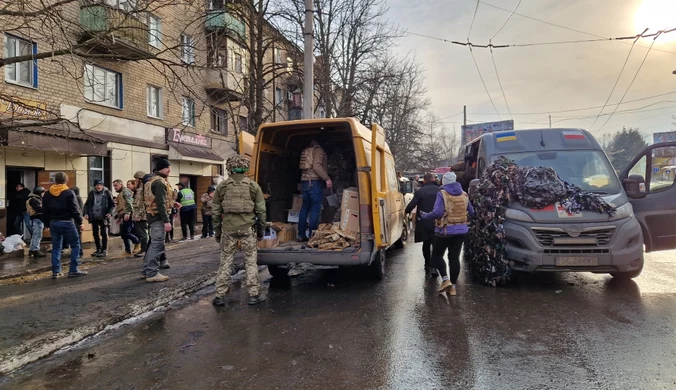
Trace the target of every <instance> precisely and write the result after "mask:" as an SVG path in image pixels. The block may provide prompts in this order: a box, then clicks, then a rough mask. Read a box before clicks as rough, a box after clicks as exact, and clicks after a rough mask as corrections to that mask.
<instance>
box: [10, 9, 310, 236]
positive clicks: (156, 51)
mask: <svg viewBox="0 0 676 390" xmlns="http://www.w3.org/2000/svg"><path fill="white" fill-rule="evenodd" d="M23 1H25V2H26V4H25V5H24V9H23V11H24V15H31V13H30V11H34V15H32V16H29V17H8V16H0V25H2V26H4V27H2V29H1V30H0V31H2V35H3V37H2V40H0V45H2V47H1V49H2V50H3V52H4V57H5V58H7V57H15V56H21V55H32V58H33V59H32V60H26V61H23V62H17V63H12V64H7V65H5V66H3V67H2V68H0V69H2V70H3V73H4V75H3V76H4V77H3V82H2V84H0V141H2V146H1V150H0V152H1V153H0V180H2V181H4V182H5V186H0V232H3V233H4V234H11V233H13V232H15V231H13V228H12V225H13V221H14V219H15V213H14V212H13V206H14V205H13V204H12V200H13V198H14V195H15V192H16V191H15V187H16V184H18V183H24V184H25V185H26V187H28V188H32V187H34V186H36V185H42V186H44V187H49V186H50V185H51V183H52V182H53V175H54V173H55V172H58V171H66V172H67V173H68V174H69V177H70V178H71V179H70V185H71V186H78V187H80V189H81V192H82V195H83V197H86V195H87V192H88V190H89V189H90V187H91V186H92V183H93V181H94V180H96V179H101V180H103V181H104V183H105V184H106V186H108V187H112V181H113V180H115V179H122V180H128V179H131V178H132V177H133V174H134V172H136V171H137V170H143V171H150V169H151V167H152V166H153V165H154V161H155V160H156V159H157V158H168V159H169V160H170V161H171V162H172V166H173V172H172V177H171V181H172V184H173V183H176V182H178V181H179V180H180V181H183V182H186V183H188V184H189V186H190V187H191V188H193V190H195V192H197V193H202V192H204V191H206V187H207V186H208V185H210V184H211V183H212V177H213V176H215V175H220V174H223V173H224V161H225V160H226V159H227V158H228V157H230V156H231V155H233V154H235V151H234V149H233V146H234V141H235V134H236V133H235V129H238V128H241V127H245V126H246V122H247V120H248V115H249V113H248V111H247V105H246V104H244V103H246V100H245V99H246V95H247V92H248V88H249V87H248V77H247V75H248V70H247V69H248V68H247V65H248V64H247V62H248V59H249V53H248V52H247V51H246V50H245V49H244V48H243V47H241V46H238V45H237V44H236V42H243V39H246V37H247V34H249V31H248V28H247V26H246V24H245V23H244V22H243V19H242V18H241V17H240V16H238V15H237V13H235V12H233V10H232V8H229V7H230V6H229V5H228V4H223V2H221V3H214V2H213V1H210V0H207V1H206V2H200V1H197V2H188V1H183V2H182V1H179V2H176V1H169V0H166V1H165V0H147V1H145V2H144V3H143V4H141V2H140V1H139V2H138V3H137V2H136V0H102V1H91V0H90V1H80V2H66V3H65V4H63V5H61V6H60V7H58V9H57V10H50V9H49V8H42V7H44V3H42V2H37V1H34V0H23ZM28 5H31V6H32V7H28V8H27V6H28ZM26 9H28V10H29V12H25V11H26ZM268 28H271V27H270V26H268ZM233 38H236V39H233ZM282 46H284V45H281V46H278V45H276V46H275V47H274V48H272V50H269V51H268V52H266V54H265V58H269V61H270V62H271V63H272V62H274V61H278V62H276V63H277V64H278V65H279V66H277V67H276V68H275V71H277V70H279V71H281V70H282V68H284V69H286V68H289V69H291V67H293V66H296V65H295V64H296V62H295V58H297V56H298V53H299V52H300V51H299V50H296V49H294V47H293V46H292V45H290V44H289V46H288V47H282ZM64 48H65V49H66V50H61V49H64ZM289 53H292V54H293V58H294V60H293V61H291V57H292V55H291V54H289ZM282 63H284V64H285V65H284V66H281V65H282ZM277 68H279V69H277ZM292 74H293V72H290V71H286V72H285V74H284V75H283V77H279V78H277V77H276V76H275V74H272V76H270V77H273V78H275V80H273V83H270V84H271V87H270V88H268V89H266V95H268V96H270V107H269V109H270V110H271V112H274V115H271V116H268V117H267V118H266V120H270V121H271V120H286V119H288V118H293V117H294V116H293V115H296V117H297V116H298V115H297V114H296V113H295V111H294V114H293V115H291V114H290V113H291V112H292V110H298V111H299V110H300V106H301V103H302V101H301V98H300V96H298V97H295V96H296V95H294V94H295V93H298V92H299V91H300V89H299V88H297V86H298V85H299V84H300V83H299V82H298V77H297V76H295V75H292ZM294 77H295V78H294ZM280 83H281V84H280ZM267 91H270V92H269V93H268V92H267ZM62 119H67V121H65V122H64V121H61V120H62Z"/></svg>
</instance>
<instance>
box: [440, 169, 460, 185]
mask: <svg viewBox="0 0 676 390" xmlns="http://www.w3.org/2000/svg"><path fill="white" fill-rule="evenodd" d="M456 178H457V176H456V175H455V173H453V172H446V174H445V175H444V177H442V178H441V184H443V185H446V184H451V183H455V179H456Z"/></svg>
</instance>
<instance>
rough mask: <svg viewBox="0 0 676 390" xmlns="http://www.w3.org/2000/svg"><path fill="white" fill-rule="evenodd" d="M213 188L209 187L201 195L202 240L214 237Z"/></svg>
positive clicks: (214, 188) (214, 189)
mask: <svg viewBox="0 0 676 390" xmlns="http://www.w3.org/2000/svg"><path fill="white" fill-rule="evenodd" d="M214 191H216V187H215V186H209V188H208V189H207V192H205V193H204V194H202V197H201V198H200V201H202V238H207V236H209V237H213V236H214V219H213V214H214V212H213V202H214Z"/></svg>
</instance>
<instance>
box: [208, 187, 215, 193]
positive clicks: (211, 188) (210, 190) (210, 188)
mask: <svg viewBox="0 0 676 390" xmlns="http://www.w3.org/2000/svg"><path fill="white" fill-rule="evenodd" d="M214 191H216V186H209V188H207V192H214Z"/></svg>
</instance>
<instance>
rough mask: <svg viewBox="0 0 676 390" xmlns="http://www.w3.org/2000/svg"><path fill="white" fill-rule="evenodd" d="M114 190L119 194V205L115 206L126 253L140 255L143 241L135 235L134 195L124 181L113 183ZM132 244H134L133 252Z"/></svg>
mask: <svg viewBox="0 0 676 390" xmlns="http://www.w3.org/2000/svg"><path fill="white" fill-rule="evenodd" d="M113 188H114V189H115V192H117V203H116V205H115V219H116V220H117V223H119V224H120V236H121V237H122V242H123V243H124V251H125V253H127V254H128V255H131V254H133V253H138V252H139V251H140V250H141V241H140V240H139V239H138V237H136V235H135V234H134V221H133V219H132V214H133V213H134V206H133V204H134V193H133V192H132V190H130V189H129V188H127V187H125V186H124V184H123V183H122V180H120V179H117V180H115V181H114V182H113ZM131 244H134V250H133V252H132V249H131Z"/></svg>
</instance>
